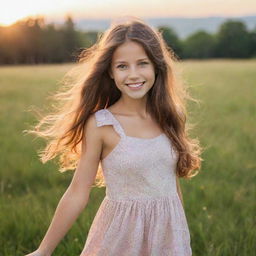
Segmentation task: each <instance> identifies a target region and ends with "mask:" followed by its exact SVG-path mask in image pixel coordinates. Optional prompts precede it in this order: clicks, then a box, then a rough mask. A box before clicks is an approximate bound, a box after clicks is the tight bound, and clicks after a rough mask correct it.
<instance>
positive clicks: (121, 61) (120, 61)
mask: <svg viewBox="0 0 256 256" xmlns="http://www.w3.org/2000/svg"><path fill="white" fill-rule="evenodd" d="M142 60H148V58H142V59H138V60H137V61H142ZM117 63H126V61H123V60H119V61H116V62H115V64H117Z"/></svg>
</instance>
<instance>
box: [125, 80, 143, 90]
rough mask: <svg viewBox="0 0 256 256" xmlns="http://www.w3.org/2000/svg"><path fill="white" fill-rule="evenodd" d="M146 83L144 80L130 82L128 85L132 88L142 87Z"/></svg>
mask: <svg viewBox="0 0 256 256" xmlns="http://www.w3.org/2000/svg"><path fill="white" fill-rule="evenodd" d="M144 83H145V81H144V82H140V83H130V84H126V85H127V86H128V87H130V88H140V87H142V85H143V84H144Z"/></svg>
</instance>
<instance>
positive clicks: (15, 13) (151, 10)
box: [0, 0, 256, 26]
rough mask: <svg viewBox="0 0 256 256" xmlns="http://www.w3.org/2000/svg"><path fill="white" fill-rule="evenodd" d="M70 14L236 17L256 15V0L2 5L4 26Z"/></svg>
mask: <svg viewBox="0 0 256 256" xmlns="http://www.w3.org/2000/svg"><path fill="white" fill-rule="evenodd" d="M24 6H26V8H24ZM230 6H232V8H230ZM95 13H97V15H96V14H95ZM131 14H132V15H131ZM67 15H70V16H71V17H72V18H73V20H80V19H95V20H98V19H115V18H119V17H122V16H136V17H138V18H141V19H154V18H184V19H185V18H188V19H196V18H214V17H230V18H232V17H234V18H235V17H243V16H256V1H254V0H244V1H243V3H241V2H239V1H238V0H227V1H226V2H224V3H222V2H220V0H208V1H204V0H179V1H178V0H173V1H172V2H170V0H152V1H151V2H148V1H147V0H141V1H140V4H139V5H138V4H137V2H136V1H135V0H130V1H129V0H123V1H122V2H120V1H117V0H104V1H102V0H87V1H86V2H85V1H84V0H74V1H72V2H70V1H68V0H62V1H60V0H38V1H32V0H24V1H22V2H20V1H18V0H9V1H8V2H5V4H4V8H2V9H0V26H10V25H12V24H14V23H15V22H17V21H19V20H23V19H26V18H29V17H32V18H33V17H39V16H41V17H44V18H45V20H49V21H53V20H55V21H57V20H64V19H65V17H66V16H67Z"/></svg>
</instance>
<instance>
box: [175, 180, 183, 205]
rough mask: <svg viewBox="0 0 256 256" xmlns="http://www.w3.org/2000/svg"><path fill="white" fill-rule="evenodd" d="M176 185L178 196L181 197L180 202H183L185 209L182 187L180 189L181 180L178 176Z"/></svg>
mask: <svg viewBox="0 0 256 256" xmlns="http://www.w3.org/2000/svg"><path fill="white" fill-rule="evenodd" d="M176 185H177V192H178V195H179V197H180V201H181V202H182V205H183V207H184V203H183V197H182V191H181V187H180V181H179V178H178V176H177V175H176Z"/></svg>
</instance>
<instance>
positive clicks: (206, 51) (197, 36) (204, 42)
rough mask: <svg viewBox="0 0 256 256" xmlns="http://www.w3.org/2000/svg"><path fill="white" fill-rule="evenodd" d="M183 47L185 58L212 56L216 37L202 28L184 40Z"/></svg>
mask: <svg viewBox="0 0 256 256" xmlns="http://www.w3.org/2000/svg"><path fill="white" fill-rule="evenodd" d="M183 47H184V48H183V51H184V57H185V58H196V59H205V58H211V57H213V54H214V47H215V39H214V36H212V35H211V34H209V33H207V32H205V31H202V30H201V31H198V32H196V33H194V34H192V35H191V36H189V37H188V38H187V39H186V40H184V42H183Z"/></svg>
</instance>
